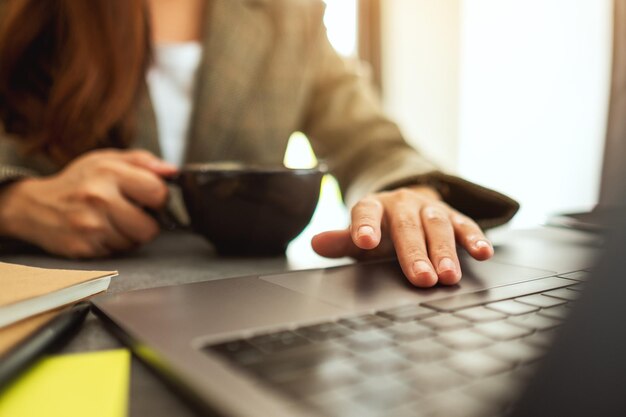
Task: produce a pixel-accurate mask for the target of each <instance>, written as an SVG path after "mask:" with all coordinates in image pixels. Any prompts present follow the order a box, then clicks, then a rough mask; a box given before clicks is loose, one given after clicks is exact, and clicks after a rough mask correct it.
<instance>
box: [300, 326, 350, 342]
mask: <svg viewBox="0 0 626 417" xmlns="http://www.w3.org/2000/svg"><path fill="white" fill-rule="evenodd" d="M295 332H296V333H297V334H299V335H300V336H304V337H306V338H307V339H311V340H315V341H323V340H329V339H335V338H339V337H344V336H347V335H349V334H352V333H353V331H352V330H350V329H347V328H346V327H345V326H342V325H340V324H338V323H333V322H330V323H322V324H316V325H313V326H305V327H300V328H298V329H296V330H295Z"/></svg>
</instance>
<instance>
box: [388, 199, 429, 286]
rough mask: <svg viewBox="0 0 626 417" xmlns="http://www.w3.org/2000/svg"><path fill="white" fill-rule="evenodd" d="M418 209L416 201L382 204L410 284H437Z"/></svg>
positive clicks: (401, 264)
mask: <svg viewBox="0 0 626 417" xmlns="http://www.w3.org/2000/svg"><path fill="white" fill-rule="evenodd" d="M419 209H420V206H419V204H418V203H416V202H413V204H411V203H410V202H408V203H407V202H402V203H396V204H393V206H391V207H385V215H386V216H387V220H388V224H389V232H390V234H391V239H392V240H393V244H394V246H395V248H396V253H397V255H398V261H399V262H400V266H401V267H402V271H403V272H404V275H406V277H407V278H408V279H409V281H410V282H411V283H412V284H413V285H416V286H418V287H432V286H433V285H435V284H436V283H437V275H436V274H435V271H434V269H433V266H432V264H431V262H430V259H429V258H428V252H427V250H426V241H425V236H424V232H423V230H422V224H421V221H420V218H419V214H418V213H419Z"/></svg>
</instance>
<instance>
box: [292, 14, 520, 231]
mask: <svg viewBox="0 0 626 417" xmlns="http://www.w3.org/2000/svg"><path fill="white" fill-rule="evenodd" d="M322 28H323V25H321V24H320V29H319V31H318V35H317V36H316V37H315V39H316V40H315V41H314V46H313V48H312V58H311V62H312V66H313V75H312V84H311V86H310V90H309V94H308V99H307V106H306V110H305V117H304V126H303V132H304V133H305V134H306V135H307V136H308V137H309V139H310V140H311V143H312V146H313V149H314V150H315V152H316V154H317V156H318V157H319V158H320V159H321V160H323V161H324V162H325V163H326V164H327V165H328V167H329V169H330V171H331V173H332V174H333V175H335V177H336V178H337V180H338V182H339V185H340V187H341V190H342V193H343V195H344V199H345V201H346V204H347V205H348V206H351V205H352V204H354V203H356V202H357V201H358V200H359V199H360V198H361V197H363V196H365V195H366V194H368V193H372V192H377V191H383V190H390V189H394V188H397V187H402V186H408V185H417V184H428V185H431V186H433V187H435V188H437V189H438V190H439V192H440V194H442V196H443V198H444V200H445V201H446V202H447V203H448V204H450V205H451V206H452V207H454V208H456V209H457V210H459V211H461V212H462V213H464V214H466V215H468V216H470V217H471V218H473V219H474V220H476V221H477V222H478V223H479V224H480V225H481V227H483V228H489V227H495V226H498V225H501V224H504V223H506V222H507V221H509V220H510V219H511V218H512V217H513V216H514V215H515V213H516V212H517V210H518V209H519V204H518V203H517V202H516V201H514V200H512V199H511V198H509V197H507V196H505V195H503V194H501V193H498V192H496V191H493V190H490V189H487V188H485V187H482V186H479V185H477V184H474V183H471V182H469V181H466V180H463V179H461V178H459V177H457V176H455V175H452V174H449V173H445V172H442V171H441V170H440V169H439V168H438V167H437V166H436V165H435V164H433V163H432V162H431V161H429V160H428V159H426V158H425V157H424V156H423V155H421V154H420V153H419V152H418V151H417V150H416V149H414V148H412V147H411V146H410V145H409V144H408V143H407V142H406V141H405V140H404V139H403V137H402V134H401V132H400V129H399V128H398V126H397V125H396V124H395V123H393V122H392V121H391V120H390V119H389V118H387V117H386V116H385V115H384V114H383V111H382V109H381V106H380V103H379V100H378V98H377V96H376V94H375V93H374V90H373V88H372V87H371V85H370V84H369V82H368V80H367V77H364V76H362V75H363V74H360V73H359V69H358V67H357V66H351V65H350V63H349V62H348V61H346V60H344V59H343V58H341V57H340V56H339V55H338V54H337V53H336V52H335V50H334V49H333V47H332V46H331V45H330V42H329V41H328V38H327V36H326V31H325V30H324V29H322Z"/></svg>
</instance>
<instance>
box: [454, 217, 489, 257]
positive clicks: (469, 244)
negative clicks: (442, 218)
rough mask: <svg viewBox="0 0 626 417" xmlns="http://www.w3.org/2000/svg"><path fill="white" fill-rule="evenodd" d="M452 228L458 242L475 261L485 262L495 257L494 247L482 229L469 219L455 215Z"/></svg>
mask: <svg viewBox="0 0 626 417" xmlns="http://www.w3.org/2000/svg"><path fill="white" fill-rule="evenodd" d="M452 226H453V228H454V234H455V236H456V240H457V242H459V244H460V245H461V246H463V247H464V248H465V249H466V250H467V252H468V253H469V254H470V255H471V256H472V257H473V258H475V259H478V260H479V261H484V260H486V259H489V258H491V257H492V256H493V246H492V245H491V242H489V240H488V239H487V238H486V237H485V235H484V233H483V232H482V230H481V229H480V227H479V226H478V225H477V224H476V222H474V221H473V220H472V219H470V218H469V217H467V216H465V215H463V214H461V213H458V212H456V213H454V214H453V215H452Z"/></svg>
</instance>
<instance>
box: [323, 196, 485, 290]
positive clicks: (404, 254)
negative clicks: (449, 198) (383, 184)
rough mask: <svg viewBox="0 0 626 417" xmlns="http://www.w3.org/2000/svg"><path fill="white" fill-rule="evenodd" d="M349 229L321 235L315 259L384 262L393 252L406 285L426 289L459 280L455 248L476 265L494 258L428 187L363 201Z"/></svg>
mask: <svg viewBox="0 0 626 417" xmlns="http://www.w3.org/2000/svg"><path fill="white" fill-rule="evenodd" d="M351 217H352V220H351V225H350V228H349V229H348V230H335V231H329V232H324V233H321V234H319V235H317V236H315V237H314V238H313V240H312V242H311V243H312V246H313V249H314V250H315V251H316V252H317V253H318V254H320V255H322V256H326V257H331V258H337V257H343V256H351V257H354V258H361V259H362V258H370V257H384V256H390V255H393V253H394V251H395V253H396V255H397V257H398V261H399V262H400V266H401V267H402V270H403V272H404V274H405V275H406V277H407V278H408V279H409V281H410V282H411V283H413V284H414V285H416V286H418V287H431V286H433V285H435V284H436V283H437V282H440V283H442V284H444V285H454V284H456V283H457V282H459V280H460V279H461V266H460V263H459V258H458V256H457V251H456V244H457V243H458V244H459V245H461V246H462V247H464V248H465V249H466V250H467V251H468V252H469V254H470V255H471V256H472V257H474V258H475V259H478V260H486V259H489V258H491V256H493V247H492V245H491V243H490V242H489V241H488V240H487V238H485V235H484V234H483V232H482V231H481V229H480V227H479V226H478V225H477V224H476V223H475V222H474V221H473V220H472V219H470V218H468V217H467V216H465V215H463V214H461V213H459V212H458V211H456V210H454V209H453V208H451V207H450V206H448V205H447V204H445V203H444V202H442V201H441V198H440V196H439V194H438V193H437V192H436V191H435V190H434V189H432V188H430V187H425V186H416V187H411V188H401V189H397V190H393V191H387V192H381V193H377V194H373V195H370V196H367V197H365V198H363V199H362V200H361V201H359V202H358V203H357V204H356V205H355V206H354V207H353V208H352V212H351Z"/></svg>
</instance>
